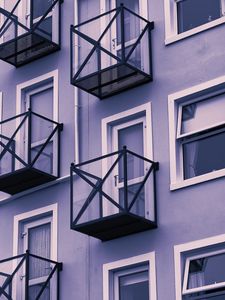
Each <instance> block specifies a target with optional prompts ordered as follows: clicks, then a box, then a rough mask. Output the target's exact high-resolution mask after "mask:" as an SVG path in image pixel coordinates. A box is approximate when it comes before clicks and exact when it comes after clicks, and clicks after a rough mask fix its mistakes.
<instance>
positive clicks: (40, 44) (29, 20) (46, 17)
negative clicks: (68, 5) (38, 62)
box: [0, 0, 63, 67]
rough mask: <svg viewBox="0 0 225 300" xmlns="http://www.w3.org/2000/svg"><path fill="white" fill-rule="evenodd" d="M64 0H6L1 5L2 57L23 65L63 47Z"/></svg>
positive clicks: (0, 34)
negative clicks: (62, 14)
mask: <svg viewBox="0 0 225 300" xmlns="http://www.w3.org/2000/svg"><path fill="white" fill-rule="evenodd" d="M62 2H63V1H62V0H54V1H53V0H52V1H45V0H42V1H33V0H28V1H24V0H10V1H5V6H4V8H2V7H1V8H0V59H2V60H4V61H5V62H7V63H9V64H12V65H14V66H15V67H20V66H22V65H24V64H27V63H29V62H31V61H33V60H35V59H38V58H40V57H43V56H45V55H48V54H50V53H53V52H55V51H57V50H59V49H60V27H61V4H62ZM24 5H25V6H24Z"/></svg>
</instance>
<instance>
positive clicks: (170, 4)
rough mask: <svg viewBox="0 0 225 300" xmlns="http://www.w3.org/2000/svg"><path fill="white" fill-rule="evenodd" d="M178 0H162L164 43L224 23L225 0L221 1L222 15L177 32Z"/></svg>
mask: <svg viewBox="0 0 225 300" xmlns="http://www.w3.org/2000/svg"><path fill="white" fill-rule="evenodd" d="M179 1H180V0H164V13H165V34H166V38H165V44H166V45H168V44H171V43H174V42H176V41H179V40H182V39H184V38H187V37H189V36H192V35H194V34H196V33H199V32H202V31H205V30H207V29H210V28H213V27H215V26H218V25H220V24H223V23H225V15H224V14H225V0H221V1H222V2H221V3H222V10H223V16H222V17H221V18H218V19H216V20H214V21H211V22H209V23H206V24H203V25H200V26H197V27H195V28H192V29H190V30H188V31H185V32H182V33H180V34H178V29H177V2H179Z"/></svg>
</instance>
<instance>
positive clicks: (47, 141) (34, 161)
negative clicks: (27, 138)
mask: <svg viewBox="0 0 225 300" xmlns="http://www.w3.org/2000/svg"><path fill="white" fill-rule="evenodd" d="M57 130H58V126H56V127H55V128H54V129H53V131H52V133H51V134H50V135H49V137H48V138H47V140H46V141H45V142H44V144H43V145H42V146H41V148H40V150H39V151H38V153H37V154H36V156H35V158H34V159H33V160H32V162H31V164H30V166H31V167H33V166H34V164H35V163H36V161H37V160H38V158H39V156H40V155H41V153H42V152H43V150H44V149H45V147H46V146H47V145H48V143H49V142H50V141H51V138H52V137H53V135H54V134H55V132H56V131H57Z"/></svg>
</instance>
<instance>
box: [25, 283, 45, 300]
mask: <svg viewBox="0 0 225 300" xmlns="http://www.w3.org/2000/svg"><path fill="white" fill-rule="evenodd" d="M42 286H43V285H42V284H36V285H32V286H30V287H29V300H34V299H36V297H37V296H38V294H39V292H40V291H41V288H42ZM39 299H40V300H49V299H50V289H49V286H47V287H46V288H45V289H44V291H43V294H42V295H41V297H40V298H39Z"/></svg>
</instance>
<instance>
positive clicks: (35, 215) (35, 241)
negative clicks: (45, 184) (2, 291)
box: [12, 204, 57, 299]
mask: <svg viewBox="0 0 225 300" xmlns="http://www.w3.org/2000/svg"><path fill="white" fill-rule="evenodd" d="M26 250H29V251H30V253H31V254H33V255H37V256H40V257H42V258H46V259H51V260H55V261H56V260H57V204H53V205H50V206H46V207H43V208H40V209H37V210H33V211H29V212H26V213H24V214H21V215H17V216H15V217H14V250H13V252H14V253H13V254H14V256H16V255H18V254H23V253H25V252H26ZM15 263H16V262H15ZM52 267H53V265H52V264H51V263H50V262H48V261H45V260H41V259H38V258H35V257H30V258H29V282H28V286H29V297H30V298H31V299H35V297H36V296H37V294H38V293H39V291H40V289H41V288H42V286H43V284H44V283H45V282H46V280H47V278H48V276H49V274H50V272H51V271H52ZM24 268H25V266H24ZM24 268H21V269H20V270H19V272H20V274H19V276H17V277H18V280H17V284H16V283H15V286H14V287H13V289H12V291H13V299H17V298H18V297H19V295H20V297H21V299H22V298H23V295H24V293H25V291H24V283H25V277H24V273H25V270H24ZM55 279H56V278H55V277H54V278H53V281H51V284H48V286H47V288H46V289H45V291H44V293H43V295H42V297H43V299H55V296H56V295H55V291H56V290H55V287H56V282H55Z"/></svg>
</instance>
